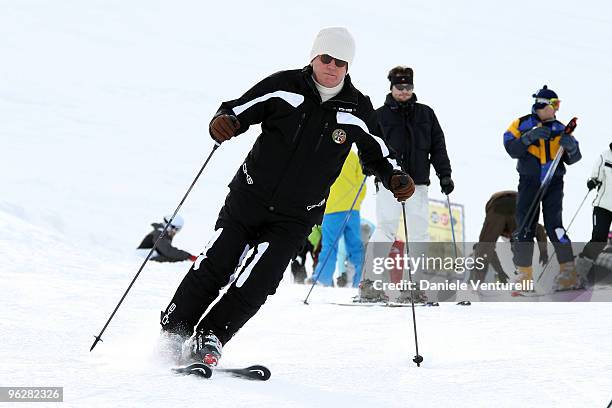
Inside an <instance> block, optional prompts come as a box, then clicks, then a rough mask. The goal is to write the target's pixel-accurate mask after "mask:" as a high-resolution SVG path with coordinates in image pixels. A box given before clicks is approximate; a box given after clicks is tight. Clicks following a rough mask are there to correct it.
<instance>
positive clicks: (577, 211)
mask: <svg viewBox="0 0 612 408" xmlns="http://www.w3.org/2000/svg"><path fill="white" fill-rule="evenodd" d="M590 193H591V190H589V191H587V193H586V195H585V196H584V198H583V199H582V202H581V203H580V205H579V206H578V209H577V210H576V212H575V213H574V216H573V217H572V220H571V221H570V223H569V225H568V226H567V229H566V230H565V233H566V234H567V233H568V232H569V230H570V228H571V227H572V224H573V223H574V220H575V219H576V216H577V215H578V213H579V212H580V210H581V209H582V206H583V205H584V202H585V201H586V199H587V197H588V196H589V194H590ZM556 253H557V248H556V247H553V253H552V255H551V256H550V257H549V258H548V262H546V265H544V270H543V271H542V273H541V274H540V276H538V280H537V281H536V283H538V282H540V280H541V279H542V277H543V276H544V274H545V273H546V270H547V269H548V266H549V265H550V262H551V261H552V259H553V257H554V256H555V254H556Z"/></svg>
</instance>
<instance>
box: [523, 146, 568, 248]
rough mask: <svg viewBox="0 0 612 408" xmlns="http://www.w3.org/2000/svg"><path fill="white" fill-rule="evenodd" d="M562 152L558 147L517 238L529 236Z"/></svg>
mask: <svg viewBox="0 0 612 408" xmlns="http://www.w3.org/2000/svg"><path fill="white" fill-rule="evenodd" d="M564 151H565V150H564V149H563V148H562V147H559V150H558V151H557V154H556V156H555V159H554V160H553V162H552V164H551V165H550V167H549V168H548V171H547V172H546V175H545V176H544V179H543V180H542V183H541V184H540V187H539V188H538V191H537V193H536V196H535V197H534V199H533V201H532V202H531V205H530V206H529V209H528V210H527V214H526V217H525V219H524V220H523V222H522V223H521V226H520V227H519V229H518V230H517V233H516V234H515V235H516V237H517V238H525V237H527V236H528V235H529V232H530V231H531V226H532V224H533V222H534V220H535V219H536V215H539V214H538V213H539V211H538V210H539V206H540V202H541V201H542V199H543V198H544V194H546V191H547V190H548V186H549V185H550V180H552V176H553V174H554V173H555V171H556V170H557V167H558V166H559V162H560V161H561V156H563V152H564Z"/></svg>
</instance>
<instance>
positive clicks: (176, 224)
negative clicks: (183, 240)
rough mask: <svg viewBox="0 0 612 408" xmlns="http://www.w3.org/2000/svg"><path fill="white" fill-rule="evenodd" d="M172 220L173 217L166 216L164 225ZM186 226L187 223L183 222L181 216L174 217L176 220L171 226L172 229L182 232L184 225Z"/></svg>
mask: <svg viewBox="0 0 612 408" xmlns="http://www.w3.org/2000/svg"><path fill="white" fill-rule="evenodd" d="M171 218H172V216H171V215H166V216H165V217H164V224H167V223H168V221H169V220H170V219H171ZM184 224H185V221H183V217H181V216H180V215H178V214H177V215H176V216H175V217H174V219H173V220H172V223H171V224H170V227H172V228H174V229H175V230H177V231H178V230H180V229H181V228H183V225H184Z"/></svg>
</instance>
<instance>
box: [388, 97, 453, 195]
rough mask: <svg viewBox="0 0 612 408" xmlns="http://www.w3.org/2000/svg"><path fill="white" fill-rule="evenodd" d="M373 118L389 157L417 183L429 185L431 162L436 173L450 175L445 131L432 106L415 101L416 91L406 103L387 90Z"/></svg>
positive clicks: (440, 175) (439, 175)
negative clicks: (388, 151)
mask: <svg viewBox="0 0 612 408" xmlns="http://www.w3.org/2000/svg"><path fill="white" fill-rule="evenodd" d="M376 120H377V122H378V126H379V128H380V131H379V132H380V133H382V136H383V138H384V139H385V143H387V146H388V147H389V150H391V154H392V157H393V158H394V159H396V160H397V163H398V164H399V166H400V167H401V168H402V170H404V171H405V172H407V173H408V174H409V175H410V177H412V179H413V180H414V182H415V183H416V184H425V185H429V183H430V181H429V171H430V166H431V165H432V164H433V166H434V169H435V170H436V174H437V175H438V177H440V178H441V177H444V176H450V175H451V165H450V160H449V159H448V154H447V153H446V143H445V141H444V132H442V128H441V127H440V124H439V123H438V119H437V118H436V114H435V113H434V111H433V109H431V108H430V107H429V106H427V105H423V104H422V103H417V97H416V94H414V95H413V96H412V98H411V99H410V100H409V101H408V102H406V103H405V104H399V103H398V102H397V101H396V100H395V99H393V96H391V94H388V95H387V98H386V100H385V104H384V105H383V106H381V107H380V108H378V109H377V110H376Z"/></svg>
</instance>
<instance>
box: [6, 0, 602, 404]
mask: <svg viewBox="0 0 612 408" xmlns="http://www.w3.org/2000/svg"><path fill="white" fill-rule="evenodd" d="M611 16H612V6H610V5H609V4H608V3H604V2H595V1H592V2H590V1H585V2H581V3H579V4H576V3H575V2H570V1H557V2H554V3H532V2H526V1H519V2H512V3H510V2H508V3H506V4H495V3H491V2H485V1H468V2H461V3H452V2H449V1H430V2H423V3H419V4H416V3H406V2H393V3H388V4H387V3H385V4H384V5H381V6H379V5H378V4H374V3H365V2H363V3H359V2H353V3H350V4H349V3H338V4H332V3H329V2H327V3H326V2H321V1H311V2H307V3H304V2H302V3H295V4H291V6H289V5H288V4H287V3H286V2H281V1H272V2H266V3H265V4H261V3H253V4H251V3H246V2H245V3H241V4H234V3H232V5H231V7H230V6H228V4H227V3H216V4H207V3H204V2H197V1H194V0H183V1H176V2H169V1H159V2H146V1H136V0H134V1H129V2H121V1H101V0H93V1H89V2H77V1H67V0H66V1H61V2H45V1H42V0H21V1H19V2H10V3H9V2H2V3H0V50H1V53H0V55H1V60H2V62H1V63H0V77H1V78H2V81H0V142H1V144H0V146H2V152H3V157H2V161H1V162H0V188H1V190H0V259H2V261H3V262H2V265H0V296H1V299H2V307H1V308H0V339H1V341H0V361H1V362H2V364H0V386H17V385H19V386H25V385H28V386H50V385H53V386H63V387H65V394H64V400H65V402H64V403H63V406H75V407H84V406H104V407H106V406H130V407H131V406H160V407H161V406H186V405H188V404H189V405H192V404H200V403H201V404H205V403H209V404H211V405H214V406H216V407H217V406H218V407H223V406H232V407H236V406H246V405H258V406H318V407H320V406H354V407H361V406H369V407H371V406H398V407H399V406H402V407H405V406H418V407H447V406H453V407H490V406H493V405H495V406H497V407H519V406H520V407H565V406H567V407H573V406H581V407H605V406H606V404H607V403H608V402H609V400H610V399H611V398H612V381H611V380H610V378H612V342H610V335H611V334H612V329H610V327H611V324H610V323H611V322H612V309H611V308H610V306H609V304H606V303H592V304H558V303H555V304H551V303H523V304H506V303H495V304H494V303H478V304H474V305H473V306H471V307H470V308H461V307H457V306H454V305H452V304H443V305H442V306H441V307H440V308H435V309H431V308H428V309H425V308H419V309H417V321H418V324H419V341H420V351H421V354H422V355H423V356H424V358H425V362H424V363H423V365H422V367H420V368H416V367H415V366H414V364H413V363H412V362H411V359H412V357H413V355H414V344H413V340H412V339H413V333H412V323H411V315H410V310H409V309H405V308H398V309H389V308H349V307H340V306H334V305H330V304H329V302H331V301H344V300H347V299H349V298H350V297H351V296H352V295H353V292H352V291H351V290H340V289H321V288H316V290H315V292H314V293H313V296H312V299H311V300H312V301H311V305H310V306H306V305H304V304H303V303H302V300H303V298H304V297H305V296H306V291H307V290H306V289H307V288H305V287H303V286H297V285H293V284H291V282H290V279H285V281H284V282H283V283H282V284H281V288H280V289H279V290H278V293H277V295H276V296H274V297H273V298H271V299H270V301H269V302H268V303H267V304H266V305H265V306H264V307H263V308H262V310H261V312H260V313H259V314H258V315H257V317H256V318H254V319H253V320H252V321H251V322H249V323H248V324H247V326H245V328H244V329H243V330H242V331H241V332H240V334H239V335H238V336H237V337H236V338H235V339H234V340H232V341H231V342H230V343H229V344H228V345H227V347H226V349H225V350H224V351H225V353H224V357H223V364H225V365H227V366H243V365H248V364H254V363H262V364H265V365H267V366H269V367H270V368H271V369H272V373H273V374H272V379H271V380H270V381H268V382H267V383H250V382H245V381H241V380H236V379H232V378H227V377H222V376H218V378H215V379H214V380H213V381H208V382H203V381H200V380H198V379H194V378H181V377H175V376H173V375H171V374H170V373H169V370H168V367H169V365H170V364H169V362H168V361H167V360H165V359H164V357H163V353H162V352H161V350H159V343H158V330H159V326H158V319H159V311H160V310H161V309H162V308H164V307H165V306H166V305H167V303H168V301H169V299H170V297H171V296H172V294H173V291H174V289H175V287H176V285H177V284H178V282H179V281H180V279H181V278H182V276H183V274H184V273H185V272H186V271H187V269H188V265H187V264H178V265H159V264H154V263H150V264H148V265H147V267H146V269H145V270H144V272H143V273H142V275H141V277H140V279H139V281H138V282H137V283H136V285H135V286H134V288H133V290H132V292H131V293H130V295H129V296H128V298H127V300H126V302H125V303H124V305H123V306H122V308H121V309H120V310H119V312H118V314H117V315H116V317H115V319H114V320H113V322H112V323H111V325H110V326H109V328H108V331H107V332H106V334H105V335H104V336H103V339H104V342H103V343H101V344H99V345H98V346H97V348H96V349H95V350H94V352H93V353H90V352H89V347H90V345H91V342H92V341H93V335H94V334H97V333H98V331H99V329H100V328H101V326H102V325H103V323H104V321H105V320H106V318H107V317H108V315H109V313H110V312H111V311H112V309H113V307H114V305H115V304H116V302H117V301H118V299H119V297H120V295H121V293H122V292H123V290H124V289H125V288H126V286H127V284H128V283H129V281H130V280H131V278H132V277H133V275H134V273H135V272H136V270H137V269H138V267H139V265H140V262H141V261H142V259H141V258H139V257H137V256H136V255H135V253H134V251H133V248H134V247H135V246H136V245H137V244H138V242H139V241H140V239H141V238H142V237H143V236H144V234H145V233H147V232H148V231H149V226H148V223H150V222H152V221H157V220H159V219H160V218H161V217H162V216H163V215H164V214H165V213H169V212H171V211H172V210H173V209H174V208H175V206H176V204H177V203H178V201H179V200H180V198H181V196H182V194H183V193H184V192H185V190H186V188H187V186H188V185H189V183H190V182H191V180H192V179H193V177H194V176H195V174H196V172H197V170H198V169H199V168H200V166H201V163H202V161H203V159H204V158H205V157H206V155H207V154H208V153H209V151H210V149H211V148H212V143H211V141H210V139H209V137H208V136H207V131H206V127H207V125H208V121H209V119H210V116H211V115H212V114H213V113H214V111H215V110H216V108H217V106H218V104H219V102H220V101H221V100H224V99H230V98H233V97H236V96H238V95H239V94H240V93H241V92H243V91H244V90H246V89H247V88H248V87H250V86H251V85H252V84H253V83H254V82H255V81H257V80H258V79H261V78H262V77H264V76H265V75H268V74H269V73H271V72H274V71H276V70H280V69H287V68H295V67H300V66H303V65H305V64H306V63H307V55H308V52H309V50H310V46H311V42H312V39H313V38H314V35H315V34H316V32H317V31H318V29H319V28H321V27H324V26H329V25H345V26H347V27H349V28H350V30H351V31H352V32H353V33H354V35H355V37H356V40H357V47H358V51H357V52H358V54H357V57H356V59H355V64H354V65H355V66H354V67H351V75H352V76H353V79H354V81H355V82H356V84H357V86H358V87H359V88H360V89H361V90H362V91H364V92H365V93H367V94H370V95H371V97H372V100H373V103H374V105H375V106H377V105H379V104H380V103H382V101H383V98H384V95H385V93H386V92H387V89H388V82H387V81H386V78H385V77H386V72H387V70H388V69H389V68H390V67H392V66H394V65H396V64H409V65H411V66H413V67H414V68H415V81H416V92H417V94H418V95H419V99H420V100H422V101H423V102H425V103H428V104H430V105H431V106H432V107H434V109H436V112H437V114H438V116H439V118H440V121H441V123H442V126H443V127H444V129H445V131H446V134H447V144H448V149H449V154H450V156H451V161H452V164H453V168H454V178H455V183H456V185H457V188H456V192H455V193H453V200H454V201H456V202H459V203H463V204H464V205H465V207H466V213H467V216H466V221H467V234H466V237H467V239H468V240H473V239H474V238H475V237H476V236H477V234H478V232H479V228H480V222H481V220H482V218H481V217H482V212H483V206H484V203H485V202H486V200H487V198H488V197H489V196H490V194H491V193H493V192H494V191H497V190H503V189H510V188H514V186H515V185H516V183H517V176H516V173H515V171H514V162H513V161H512V160H511V159H510V158H509V157H507V155H506V153H505V151H504V150H503V147H502V144H501V135H502V133H503V131H504V130H505V128H506V126H507V125H508V124H509V123H510V122H511V121H512V120H513V119H514V118H516V117H518V116H519V115H522V114H524V113H526V112H528V110H529V107H530V104H531V98H530V96H531V94H532V93H533V92H534V91H535V90H536V89H537V88H539V87H541V85H543V84H544V83H547V84H548V85H549V86H550V87H551V88H553V89H555V90H556V91H557V92H558V93H559V94H560V97H561V99H562V100H563V103H562V110H561V112H560V115H559V116H560V119H561V120H568V119H569V118H570V117H571V116H578V117H579V118H580V122H579V130H578V131H577V132H576V135H577V137H578V138H579V140H580V142H581V148H582V152H583V157H584V159H583V161H582V162H580V163H578V164H576V165H575V166H572V167H570V168H569V169H568V176H567V178H566V191H567V193H566V199H565V209H566V211H565V217H566V220H569V217H571V215H572V213H573V211H574V210H575V209H576V207H577V206H578V204H579V203H580V201H581V200H582V198H583V197H584V194H585V193H586V188H585V187H584V181H585V180H586V178H587V176H588V173H589V171H590V168H591V165H592V161H593V160H594V158H595V155H596V153H598V152H599V151H601V150H603V149H604V148H605V147H606V146H607V144H608V143H609V139H610V136H609V135H608V134H606V129H607V128H606V126H607V122H606V118H607V116H608V115H607V113H608V109H609V106H608V105H609V104H608V103H607V98H608V95H610V94H612V80H611V79H610V77H609V72H610V70H611V69H612V58H611V57H610V45H609V40H606V38H610V37H611V36H612V28H611V27H612V24H611V23H612V17H611ZM255 136H256V132H255V130H251V131H250V132H249V133H248V134H246V135H244V136H242V137H241V138H239V139H236V140H233V141H232V142H230V143H228V144H227V145H224V146H223V147H222V148H221V149H219V150H218V152H217V153H216V154H215V157H214V159H213V160H212V161H211V163H210V166H209V168H208V169H207V170H206V173H205V174H204V176H203V177H202V179H201V180H200V182H199V183H198V185H197V186H196V188H195V189H194V191H193V193H192V194H191V196H190V197H189V200H188V201H187V203H186V204H185V206H184V207H183V209H182V211H181V214H182V215H183V216H184V217H185V219H186V227H185V228H184V231H183V232H181V233H180V234H179V235H178V236H177V238H176V240H175V242H176V244H177V245H178V246H179V247H183V248H185V249H188V250H190V251H192V252H197V251H198V250H200V249H201V248H202V247H203V245H204V244H205V242H206V241H207V239H208V237H209V234H210V233H211V230H212V226H213V222H214V220H215V218H216V215H217V213H218V210H219V208H220V206H221V203H222V202H223V199H224V196H225V194H226V192H227V187H226V185H227V183H228V182H229V180H230V179H231V177H232V175H233V173H234V171H235V169H236V168H237V166H238V164H239V163H240V161H241V160H242V158H243V157H244V155H245V154H246V152H247V151H248V149H249V147H250V145H251V143H252V142H253V140H254V137H255ZM372 194H373V188H370V190H369V192H368V197H369V198H368V199H367V200H366V203H365V205H364V209H363V213H364V215H365V216H366V217H368V218H370V219H374V200H373V197H372ZM431 195H432V197H436V196H438V197H439V192H438V188H437V183H436V182H435V181H434V183H433V185H432V189H431ZM589 212H590V210H589V209H588V208H586V207H585V208H584V209H583V212H582V213H581V215H580V216H579V220H578V221H577V222H576V224H575V225H574V227H573V228H572V232H571V234H570V235H571V236H572V237H574V239H576V240H585V239H587V238H588V236H589V234H590V217H589ZM258 346H259V347H258ZM20 406H27V404H24V405H20Z"/></svg>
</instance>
